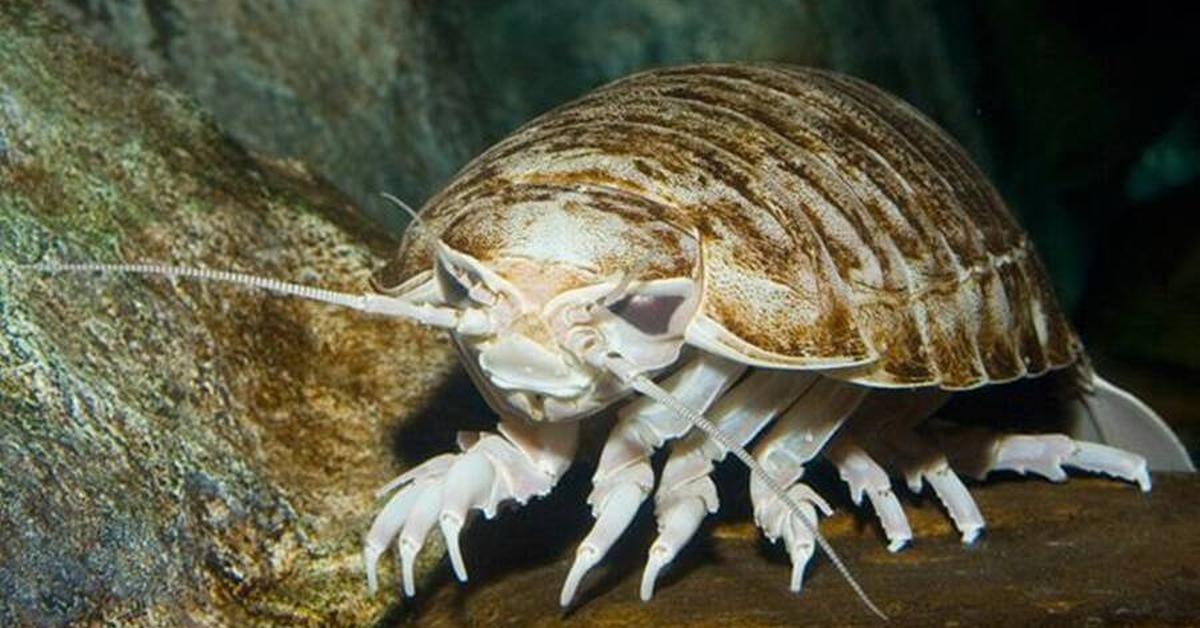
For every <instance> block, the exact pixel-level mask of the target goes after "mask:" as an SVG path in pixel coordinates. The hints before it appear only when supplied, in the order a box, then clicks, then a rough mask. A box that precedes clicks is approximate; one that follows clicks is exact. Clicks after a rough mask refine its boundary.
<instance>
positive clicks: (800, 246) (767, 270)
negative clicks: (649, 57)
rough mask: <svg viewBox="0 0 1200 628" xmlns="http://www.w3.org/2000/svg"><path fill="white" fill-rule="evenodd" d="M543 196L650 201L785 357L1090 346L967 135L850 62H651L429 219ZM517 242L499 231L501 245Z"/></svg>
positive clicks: (506, 154) (713, 312) (463, 177)
mask: <svg viewBox="0 0 1200 628" xmlns="http://www.w3.org/2000/svg"><path fill="white" fill-rule="evenodd" d="M530 199H540V201H542V202H545V201H547V199H549V201H550V202H553V201H554V199H561V200H562V201H563V203H571V204H579V203H582V204H586V205H587V206H589V208H590V209H592V210H596V209H599V210H601V211H607V212H614V213H623V214H628V213H629V212H630V210H631V208H632V209H637V212H638V214H639V215H650V216H654V217H655V218H657V219H659V220H663V221H666V222H668V223H671V224H672V225H675V226H677V227H679V228H681V229H684V230H687V231H689V232H693V233H696V234H698V236H699V239H700V242H701V249H702V251H703V265H704V269H703V272H704V282H705V296H704V302H703V305H702V314H703V315H704V316H707V317H708V318H709V319H710V320H711V321H712V322H714V323H716V324H718V325H720V326H721V327H723V328H724V330H727V331H728V332H731V333H732V335H733V336H736V337H737V338H738V339H740V341H744V343H745V344H746V345H747V346H748V347H751V348H753V350H754V352H755V355H756V356H757V357H758V359H759V360H760V361H761V360H762V356H767V360H768V361H769V362H770V363H772V364H777V365H778V366H781V367H791V368H804V367H822V368H824V367H830V366H838V365H854V364H859V365H863V364H865V366H860V367H858V370H855V371H852V375H851V377H852V379H854V380H855V381H858V382H861V383H864V384H867V385H873V386H920V385H929V384H936V385H940V386H941V387H943V388H949V389H958V388H969V387H973V386H977V385H981V384H984V383H987V382H995V381H1004V380H1009V379H1013V378H1017V377H1020V376H1023V375H1035V374H1039V373H1042V372H1044V371H1046V370H1047V369H1050V368H1057V367H1062V366H1066V365H1068V364H1071V363H1073V362H1075V360H1076V359H1077V358H1078V357H1079V355H1080V353H1081V351H1082V349H1081V347H1080V345H1079V342H1078V340H1077V339H1076V336H1075V334H1074V333H1073V331H1072V330H1071V328H1070V326H1069V324H1068V323H1067V321H1066V319H1065V318H1064V316H1063V314H1062V312H1061V311H1060V309H1059V308H1058V305H1057V304H1056V301H1055V298H1054V296H1053V294H1052V293H1051V291H1050V287H1049V281H1048V279H1047V277H1046V275H1045V271H1044V270H1043V268H1042V265H1041V263H1040V262H1039V261H1038V259H1037V255H1036V254H1035V253H1034V251H1033V250H1032V249H1031V247H1030V244H1029V241H1028V239H1027V238H1026V236H1025V234H1024V232H1023V231H1022V229H1021V228H1020V226H1019V225H1018V224H1017V223H1016V221H1015V220H1014V219H1013V217H1012V215H1011V214H1010V213H1009V211H1008V209H1007V208H1006V207H1005V205H1004V202H1003V201H1002V200H1001V199H1000V197H999V195H998V194H997V192H996V190H995V189H994V188H993V186H992V185H991V184H990V183H989V182H988V181H987V179H986V178H985V177H984V176H983V175H982V173H981V172H980V171H979V169H978V168H977V167H976V166H975V165H974V164H973V163H972V162H971V160H970V159H969V158H968V157H967V155H966V153H965V151H964V150H963V149H962V148H961V147H960V146H959V145H958V144H957V143H956V142H954V140H952V139H951V138H950V137H949V136H948V135H947V134H946V133H945V132H943V131H942V130H941V129H939V128H938V127H937V126H936V125H935V124H934V123H933V122H931V121H930V120H929V119H928V118H926V117H924V116H923V115H921V114H920V113H918V112H917V111H916V110H914V109H913V108H912V107H911V106H909V105H908V104H906V103H904V102H903V101H901V100H900V99H898V98H896V97H894V96H892V95H890V94H887V93H885V92H883V91H881V90H879V89H877V88H875V87H872V86H871V85H868V84H866V83H864V82H862V81H859V80H856V79H853V78H850V77H848V76H844V75H840V74H835V73H832V72H827V71H821V70H813V69H803V68H796V67H788V66H777V65H771V66H746V65H701V66H688V67H679V68H669V69H663V70H655V71H651V72H646V73H642V74H637V75H634V76H631V77H628V78H626V79H623V80H620V81H617V82H615V83H612V84H610V85H607V86H605V87H602V88H600V89H598V90H596V91H594V92H591V93H590V94H587V95H586V96H584V97H582V98H580V99H579V100H576V101H574V102H572V103H569V104H567V105H564V106H562V107H560V108H558V109H555V110H554V111H551V112H549V113H547V114H545V115H543V116H541V117H540V118H537V119H536V120H534V121H533V122H531V123H529V124H528V125H526V126H525V127H523V128H522V129H520V130H518V131H517V132H516V133H514V134H513V135H511V136H510V137H508V138H507V139H505V140H503V141H501V142H500V143H499V144H497V145H496V146H494V147H492V148H491V149H490V150H488V151H487V152H485V153H484V154H483V155H481V156H480V157H479V158H477V159H476V160H475V161H473V162H472V163H471V164H469V165H468V166H467V167H466V168H465V169H464V170H463V171H462V172H461V173H459V175H458V176H457V177H456V179H455V180H454V181H453V182H452V183H451V184H450V185H449V186H448V187H447V188H446V189H445V190H444V191H443V192H442V193H441V194H439V195H438V196H437V197H435V198H434V199H432V200H431V201H430V202H429V203H428V204H427V205H426V207H425V208H424V210H423V213H422V216H423V219H424V220H425V221H426V222H427V223H428V225H429V226H430V232H431V233H434V234H442V235H443V236H444V237H447V238H449V237H453V236H454V234H455V230H456V229H460V228H464V227H463V225H464V220H466V219H467V218H469V215H470V214H472V213H473V212H474V213H478V212H480V211H483V210H484V209H485V208H486V209H487V211H489V212H499V213H498V214H497V215H500V216H503V215H504V211H505V209H504V208H505V207H511V206H513V205H514V204H519V203H521V202H524V201H529V200H530ZM515 229H516V228H515V227H514V228H513V230H514V231H515ZM424 235H428V234H424ZM592 236H594V237H604V234H603V232H602V230H600V229H598V230H597V233H595V234H592ZM420 237H424V236H423V235H422V236H420ZM514 237H515V236H514ZM458 239H459V240H462V238H458ZM468 240H469V239H468ZM409 244H413V243H412V242H410V243H409ZM503 245H504V241H503V237H501V238H500V241H499V242H498V241H497V240H496V236H495V234H493V235H492V236H490V239H489V241H488V242H487V243H486V244H484V245H481V248H487V247H496V246H503ZM426 251H427V247H426V246H406V247H404V248H402V251H401V254H400V256H399V257H398V258H397V259H396V260H395V261H394V262H393V263H392V264H390V265H389V266H388V267H387V268H385V269H384V270H383V271H382V272H381V274H380V275H379V276H378V277H377V280H378V283H379V284H380V285H382V286H385V287H386V286H395V285H398V284H399V283H401V282H402V281H404V280H406V279H408V278H410V277H412V276H413V275H415V274H416V273H418V272H420V271H423V270H427V269H428V268H429V265H430V259H429V257H428V254H427V252H426ZM468 252H470V251H468ZM478 253H480V254H486V251H479V252H478ZM627 263H632V260H631V261H629V262H627Z"/></svg>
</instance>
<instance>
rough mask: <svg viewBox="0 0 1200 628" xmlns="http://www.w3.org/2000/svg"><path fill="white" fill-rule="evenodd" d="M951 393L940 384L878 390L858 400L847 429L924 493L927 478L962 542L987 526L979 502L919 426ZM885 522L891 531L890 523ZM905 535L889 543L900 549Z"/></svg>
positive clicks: (910, 485) (879, 458)
mask: <svg viewBox="0 0 1200 628" xmlns="http://www.w3.org/2000/svg"><path fill="white" fill-rule="evenodd" d="M947 398H948V394H947V393H944V392H940V391H936V390H917V391H874V392H872V393H871V394H870V395H869V396H868V397H867V399H866V400H864V401H863V403H862V405H860V406H859V409H858V411H857V412H855V415H854V417H853V418H852V419H851V423H850V425H848V426H847V431H849V432H850V433H852V434H853V435H854V438H855V442H857V443H861V444H862V446H863V447H865V448H866V449H867V450H868V451H870V452H871V454H872V455H874V456H875V457H876V459H878V460H883V461H885V464H887V465H888V466H889V467H891V468H893V469H894V470H896V471H898V472H899V473H900V474H902V475H903V476H904V478H905V480H906V482H907V484H908V488H909V489H910V490H911V491H912V492H913V493H920V492H921V491H922V490H923V488H924V485H925V484H926V483H928V484H929V486H930V487H932V488H933V492H934V494H935V495H937V497H938V499H939V500H940V501H941V502H942V505H943V506H944V507H945V508H946V512H947V514H949V516H950V519H951V520H952V521H953V522H954V526H955V528H957V529H958V531H959V534H961V535H962V540H963V543H973V542H974V541H975V539H976V538H978V537H979V533H980V532H981V531H982V530H983V528H984V520H983V515H982V514H981V513H980V512H979V507H978V506H977V505H976V504H975V500H974V498H972V497H971V494H970V493H969V492H968V491H967V487H966V486H965V485H964V484H963V483H962V480H960V479H959V477H958V475H957V474H956V473H955V472H954V470H953V469H951V468H950V464H949V463H948V462H947V460H946V456H944V455H943V454H942V452H941V451H940V450H939V449H938V448H937V447H935V446H934V445H933V444H932V443H931V442H930V440H929V439H928V437H926V436H924V435H922V434H919V433H917V432H915V431H914V427H915V426H917V425H919V424H921V423H922V422H924V421H925V420H926V419H927V418H928V417H929V415H930V414H932V413H933V412H934V411H935V410H936V409H937V408H938V407H939V406H941V405H942V404H943V403H944V402H945V401H946V399H947ZM876 510H877V511H878V507H877V508H876ZM883 525H884V531H885V533H887V527H888V524H887V523H886V522H884V524H883ZM901 537H902V535H901V534H897V535H896V536H895V537H893V535H892V534H888V541H889V549H891V550H892V551H895V550H897V549H899V547H898V543H896V540H898V539H899V538H901Z"/></svg>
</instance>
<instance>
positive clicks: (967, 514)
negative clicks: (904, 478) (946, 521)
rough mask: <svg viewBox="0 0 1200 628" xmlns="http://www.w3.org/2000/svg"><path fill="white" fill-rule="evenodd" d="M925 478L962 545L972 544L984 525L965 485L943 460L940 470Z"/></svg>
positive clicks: (977, 507)
mask: <svg viewBox="0 0 1200 628" xmlns="http://www.w3.org/2000/svg"><path fill="white" fill-rule="evenodd" d="M927 477H928V478H929V485H930V486H932V487H933V492H934V493H935V494H936V495H937V496H938V499H939V500H941V502H942V505H943V506H945V507H946V512H947V513H949V514H950V519H951V521H953V522H954V527H955V528H957V529H958V532H959V534H961V535H962V542H963V544H964V545H970V544H971V543H974V542H975V540H976V539H977V538H979V533H980V532H983V528H984V525H985V524H984V521H983V513H981V512H979V505H978V504H976V503H975V498H973V497H971V493H970V491H968V490H967V487H966V485H964V484H963V483H962V480H961V479H959V477H958V475H957V474H955V473H954V471H953V470H952V469H950V467H949V465H947V464H945V463H944V459H943V462H942V464H941V466H940V468H938V469H937V470H936V471H934V472H932V473H929V474H927Z"/></svg>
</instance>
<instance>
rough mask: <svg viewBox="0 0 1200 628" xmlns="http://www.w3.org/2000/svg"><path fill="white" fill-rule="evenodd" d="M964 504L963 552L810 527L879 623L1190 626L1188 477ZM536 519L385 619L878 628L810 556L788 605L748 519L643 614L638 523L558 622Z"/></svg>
mask: <svg viewBox="0 0 1200 628" xmlns="http://www.w3.org/2000/svg"><path fill="white" fill-rule="evenodd" d="M973 492H974V494H975V496H976V499H977V500H978V501H979V506H980V509H981V510H982V511H983V513H984V516H985V517H987V519H988V524H989V525H988V531H987V534H986V536H985V537H984V539H983V540H981V541H980V542H979V543H977V544H976V545H974V546H972V547H970V548H966V549H964V548H963V546H962V544H961V543H959V541H958V536H957V535H956V534H955V533H954V532H953V531H952V529H951V527H950V524H949V521H948V519H947V518H946V517H945V515H944V514H943V512H942V511H941V510H940V508H938V507H937V506H936V505H935V504H933V503H931V502H930V501H925V502H924V503H922V504H921V506H920V507H908V508H907V511H908V515H909V519H910V522H911V523H912V527H913V533H914V534H915V541H914V544H913V545H912V546H911V547H909V548H908V549H906V550H904V551H903V552H901V553H898V554H889V553H888V552H887V550H886V549H885V547H884V546H885V543H884V542H883V540H882V539H881V538H880V537H881V535H880V534H879V532H878V528H877V526H875V525H874V523H873V522H872V521H871V520H870V519H869V518H855V517H852V516H849V515H847V514H845V513H844V512H843V513H839V514H837V515H835V516H834V517H833V518H831V519H829V520H827V521H826V522H824V523H823V524H822V529H823V530H824V531H825V534H826V535H827V536H828V538H829V541H830V542H831V543H832V544H833V545H834V547H836V548H837V550H838V551H839V552H840V554H841V556H842V558H843V559H844V560H845V561H846V563H847V565H849V567H850V569H851V570H852V571H853V572H854V574H855V575H856V577H857V578H858V579H859V581H860V582H861V583H862V585H863V587H864V588H865V589H866V590H867V591H868V592H869V593H870V594H871V595H872V596H873V597H874V599H875V601H876V602H877V603H879V605H880V606H881V607H882V608H883V609H884V611H885V612H886V613H888V614H889V615H890V617H891V622H889V624H887V625H895V626H1030V625H1074V626H1083V625H1088V626H1091V625H1195V624H1196V623H1197V622H1200V569H1198V568H1197V565H1196V558H1197V557H1200V533H1197V531H1196V525H1195V522H1196V520H1197V518H1200V481H1197V478H1196V476H1194V475H1174V476H1172V475H1167V474H1160V475H1158V476H1157V477H1156V478H1155V486H1154V490H1153V491H1152V492H1151V493H1149V494H1148V495H1143V494H1140V493H1138V491H1137V490H1136V489H1135V488H1133V487H1131V486H1129V485H1122V484H1118V483H1114V482H1108V481H1105V480H1099V479H1083V478H1075V479H1072V480H1071V481H1070V482H1069V483H1068V484H1066V485H1061V486H1056V485H1053V484H1048V483H1045V482H1039V481H1028V482H1024V481H1015V482H1005V483H998V484H989V485H987V486H983V487H978V488H976V489H975V490H974V491H973ZM823 494H830V493H824V492H823ZM741 497H744V496H741ZM536 508H537V509H538V510H539V511H540V512H537V511H535V512H532V513H527V514H524V515H518V516H516V517H514V518H515V519H517V520H516V521H513V522H501V525H500V526H497V527H498V529H490V530H484V529H483V527H482V526H481V527H480V528H479V529H478V530H476V531H475V534H474V538H473V539H472V546H473V548H477V549H474V551H475V552H476V554H475V557H474V561H471V560H468V565H467V566H468V568H469V569H472V570H473V573H472V577H473V580H472V583H471V585H470V586H465V587H464V586H456V584H455V583H453V582H452V581H447V582H443V583H442V584H441V585H440V586H436V588H435V591H433V593H432V594H431V595H430V596H429V599H425V600H421V601H420V604H419V605H417V606H416V608H410V609H409V610H407V611H406V612H405V613H398V614H397V617H398V618H400V617H402V618H404V619H407V620H409V621H410V622H411V623H414V624H420V625H424V626H494V625H510V626H558V625H570V626H714V627H715V626H799V625H803V626H829V625H835V626H846V625H863V626H878V625H880V622H879V621H878V620H877V619H876V618H875V617H874V616H872V615H870V614H869V612H868V611H867V610H866V609H865V608H864V607H863V606H862V605H861V603H860V602H859V601H858V600H857V599H856V598H855V597H854V594H853V593H852V592H851V591H850V588H849V587H847V586H846V584H845V583H844V582H842V580H841V578H840V577H839V576H838V574H837V573H836V572H835V571H834V570H833V569H831V568H830V565H829V563H828V561H825V560H823V559H817V560H816V561H814V562H815V567H814V566H812V565H810V567H809V569H808V573H807V579H806V582H805V585H804V590H803V592H802V593H801V594H800V595H794V594H792V593H791V592H789V591H788V588H787V583H788V579H789V574H790V572H791V566H790V565H789V564H788V563H787V561H786V555H785V554H784V552H783V551H782V550H781V549H780V548H779V547H771V546H768V545H767V544H765V543H764V542H763V541H761V539H760V536H759V534H758V531H757V529H756V528H755V527H754V526H753V525H752V524H751V523H749V518H748V513H740V514H737V515H734V516H728V515H727V516H722V517H721V519H722V521H721V522H720V523H718V524H717V525H715V526H706V527H705V528H704V529H702V530H701V533H700V534H701V539H700V540H698V542H695V541H694V542H693V545H692V546H691V547H690V548H689V549H688V550H687V551H685V553H684V554H683V555H681V557H680V562H679V563H677V564H676V565H675V566H674V568H673V569H672V570H670V571H669V572H667V573H666V574H664V576H663V577H662V578H661V579H660V581H659V587H658V589H657V591H656V593H655V596H654V599H653V600H652V601H651V602H650V603H647V604H643V603H642V602H640V601H639V600H638V581H639V578H640V575H641V569H642V564H643V562H644V561H645V551H646V548H647V547H648V546H649V544H650V542H651V541H652V539H651V538H650V536H649V534H650V533H652V532H653V523H652V522H651V521H649V520H648V519H649V517H646V516H645V515H648V514H649V513H648V512H643V513H642V515H643V516H642V517H641V518H640V519H639V520H636V521H635V523H634V529H635V530H638V531H640V532H641V534H640V535H637V536H640V538H639V539H638V540H637V541H634V540H632V539H626V540H625V542H623V544H622V545H621V546H618V548H617V549H616V550H615V551H614V554H616V556H615V557H614V558H615V560H613V561H611V562H609V563H608V564H607V565H606V567H604V568H601V569H598V571H597V573H595V574H593V575H592V577H591V578H590V579H589V580H586V581H585V582H584V585H583V590H582V591H581V597H582V599H581V600H580V601H579V603H578V605H577V606H576V607H575V608H573V609H572V610H570V611H569V612H566V613H563V612H562V611H560V610H559V608H558V604H557V600H558V590H559V588H560V587H561V585H562V579H563V578H564V577H565V576H566V573H567V571H568V569H569V568H570V558H571V556H570V553H569V552H568V553H565V554H559V553H555V552H553V551H547V550H546V549H544V548H542V547H540V546H534V545H533V544H534V543H538V545H540V544H541V543H542V542H545V540H546V539H549V543H551V544H555V543H558V540H557V537H558V536H561V535H558V534H556V533H554V532H553V530H554V529H555V528H556V526H561V525H563V523H561V522H562V518H561V515H556V514H555V513H557V512H559V511H558V510H557V509H556V510H554V511H551V509H550V508H548V507H544V506H541V505H539V506H537V507H536ZM568 510H569V509H568ZM572 523H573V522H572ZM531 539H537V540H536V541H531ZM630 546H636V547H630ZM464 550H465V551H471V550H472V548H466V547H464ZM468 555H470V554H468ZM513 557H521V558H516V559H514V558H513ZM497 558H499V560H498V561H497V563H489V562H487V561H489V560H496V559H497ZM480 563H483V564H480ZM444 568H445V569H446V570H447V571H448V567H444Z"/></svg>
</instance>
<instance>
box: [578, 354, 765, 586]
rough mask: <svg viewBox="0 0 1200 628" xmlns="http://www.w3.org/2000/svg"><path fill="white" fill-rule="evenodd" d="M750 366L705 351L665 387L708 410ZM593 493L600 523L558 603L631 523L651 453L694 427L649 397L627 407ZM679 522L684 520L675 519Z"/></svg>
mask: <svg viewBox="0 0 1200 628" xmlns="http://www.w3.org/2000/svg"><path fill="white" fill-rule="evenodd" d="M744 371H745V367H744V366H742V365H740V364H737V363H736V362H732V361H729V360H725V359H723V358H719V357H716V356H712V355H707V354H704V355H701V356H699V357H697V358H696V359H695V360H694V361H692V362H690V363H688V364H686V365H684V366H683V367H681V368H680V369H679V370H678V371H676V372H675V373H674V374H672V375H671V377H668V378H667V379H666V380H665V381H664V382H663V384H662V385H663V387H664V388H665V389H667V390H668V391H669V392H670V393H671V394H672V395H674V396H675V397H677V398H678V399H679V400H680V401H682V402H683V403H684V404H685V405H687V406H689V407H691V408H694V409H696V410H697V411H700V412H704V411H706V410H707V409H708V408H709V406H711V405H712V403H713V402H714V401H715V400H716V399H717V397H719V396H720V395H721V394H722V393H723V392H724V391H725V390H726V389H727V388H729V386H730V385H732V384H733V382H734V381H736V380H737V378H738V377H739V376H741V374H742V373H743V372H744ZM618 416H619V419H618V422H617V425H616V427H614V428H613V431H612V433H611V434H610V435H609V437H608V440H607V441H606V442H605V445H604V450H603V451H602V452H601V454H600V464H599V466H598V468H597V470H596V474H595V476H594V477H593V479H592V484H593V489H592V493H591V495H589V496H588V503H589V504H591V506H592V514H593V515H594V516H595V517H596V523H595V525H593V526H592V530H591V532H589V533H588V535H587V537H585V538H584V539H583V542H582V543H580V544H579V549H578V550H577V551H576V553H575V561H574V563H573V564H572V565H571V570H570V572H568V574H567V579H566V581H565V582H564V583H563V588H562V592H561V594H560V595H559V602H560V603H561V604H562V605H563V606H568V605H570V603H571V600H573V599H574V598H575V593H576V592H577V591H578V590H579V584H580V583H581V582H582V581H583V577H584V576H585V575H587V573H588V571H590V570H591V569H592V567H595V566H596V565H597V564H599V562H600V561H601V560H602V559H603V558H604V556H605V555H606V554H607V553H608V551H609V549H611V548H612V546H613V544H615V543H616V541H617V539H618V538H620V537H621V535H622V534H623V533H624V532H625V529H626V528H628V527H629V524H630V522H632V521H633V517H634V515H635V514H636V513H637V510H638V508H639V507H640V506H641V503H642V502H643V501H644V500H645V499H646V496H647V495H649V494H650V491H651V490H652V489H653V488H654V473H653V471H651V469H650V455H651V454H652V453H653V452H654V450H655V449H657V448H658V447H661V446H662V445H663V443H665V442H666V441H667V440H670V439H674V438H678V437H680V436H682V435H683V434H685V433H687V431H688V430H689V429H690V428H691V425H690V424H689V423H688V422H687V421H686V420H684V419H682V418H680V417H679V416H677V415H676V414H675V413H674V412H673V411H671V410H670V409H669V408H666V407H664V406H662V405H660V404H658V403H656V402H653V401H651V400H650V399H647V398H641V399H638V400H636V401H634V402H633V403H631V404H629V405H628V406H626V407H625V408H622V410H621V412H620V413H619V415H618ZM673 520H675V521H678V522H679V524H678V525H682V524H683V523H685V522H686V520H685V519H681V518H680V517H674V519H673Z"/></svg>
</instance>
